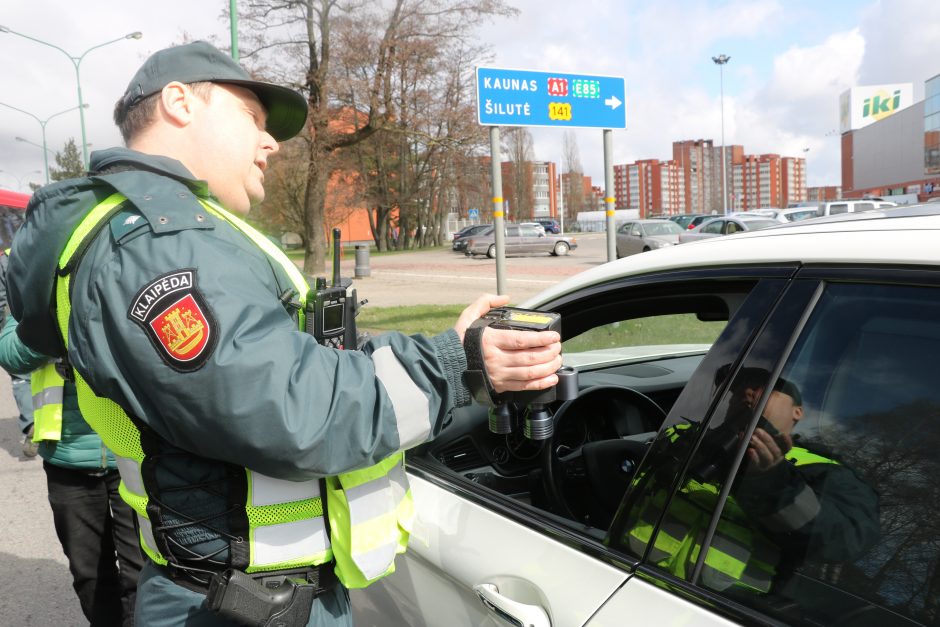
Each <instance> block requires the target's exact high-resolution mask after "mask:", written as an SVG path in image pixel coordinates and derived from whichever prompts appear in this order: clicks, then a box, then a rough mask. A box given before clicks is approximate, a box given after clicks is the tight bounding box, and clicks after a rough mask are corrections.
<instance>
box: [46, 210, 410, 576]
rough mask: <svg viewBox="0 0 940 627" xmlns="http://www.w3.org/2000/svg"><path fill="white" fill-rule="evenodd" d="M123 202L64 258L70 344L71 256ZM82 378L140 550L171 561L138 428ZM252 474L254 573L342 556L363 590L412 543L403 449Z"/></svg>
mask: <svg viewBox="0 0 940 627" xmlns="http://www.w3.org/2000/svg"><path fill="white" fill-rule="evenodd" d="M125 200H126V199H125V197H124V196H122V195H120V194H117V193H115V194H113V195H111V196H109V197H108V198H106V199H105V200H103V201H101V202H100V203H99V204H98V205H96V206H95V207H94V208H93V209H92V210H91V211H90V212H89V213H88V214H87V215H86V217H85V218H84V219H83V220H82V221H81V223H80V224H79V225H78V227H77V228H76V229H75V232H74V233H73V234H72V236H71V238H70V240H69V242H68V244H67V245H66V247H65V249H64V250H63V251H62V254H61V256H60V258H59V264H58V268H59V276H58V277H57V281H56V315H57V320H58V324H59V330H60V332H61V334H62V338H63V341H64V342H65V343H66V346H67V345H68V337H69V335H68V325H69V318H70V312H71V303H70V299H69V283H70V279H71V275H70V274H69V271H68V269H69V268H71V266H70V262H71V261H72V258H73V256H74V255H75V253H76V252H77V251H78V250H79V249H80V248H81V247H82V245H83V243H84V241H85V239H86V238H88V237H89V236H90V235H91V234H92V233H94V232H96V227H97V225H98V224H100V223H101V222H102V221H105V220H109V219H110V218H111V217H112V216H113V215H114V214H115V212H116V211H117V210H118V209H119V207H120V205H121V204H122V203H123V202H124V201H125ZM200 202H201V203H202V205H203V206H204V208H205V209H206V210H207V211H208V212H210V213H212V214H213V215H215V216H217V217H219V218H221V219H222V220H224V221H226V222H228V223H229V224H231V225H232V226H233V227H235V228H236V229H238V230H240V231H241V232H242V233H244V234H245V235H246V236H247V237H249V238H250V239H251V240H252V241H253V242H254V243H255V244H256V245H258V246H259V247H260V248H261V249H262V250H263V251H264V252H265V253H266V254H267V255H268V256H269V257H270V258H271V259H272V260H273V261H274V262H276V263H278V264H279V265H280V266H281V267H283V268H284V270H285V272H286V273H287V274H288V276H289V277H290V279H291V281H292V283H293V284H294V286H295V288H296V290H297V292H298V293H299V294H300V295H301V300H302V301H303V300H305V299H306V295H307V293H308V291H309V286H308V285H307V283H306V281H305V280H304V278H303V275H302V274H301V273H300V271H299V270H298V269H297V267H296V266H295V265H294V263H293V262H292V261H291V260H290V259H288V258H287V256H286V255H285V254H284V253H283V251H281V250H280V249H279V248H278V247H277V246H275V245H274V244H273V243H272V242H271V241H270V240H268V239H267V238H266V237H265V236H264V235H262V234H261V233H259V232H258V231H257V230H255V229H254V228H253V227H251V226H250V225H249V224H247V223H246V222H244V221H243V220H241V219H240V218H238V217H237V216H235V215H233V214H231V213H229V212H228V211H226V210H225V209H224V208H222V207H221V206H220V205H218V204H216V203H214V202H210V201H207V200H205V199H200ZM303 311H304V309H303V307H301V309H300V311H299V312H298V313H299V324H300V329H301V330H302V329H304V322H305V321H304V316H303ZM75 385H76V390H77V392H78V402H79V407H80V408H81V411H82V414H83V415H84V416H85V419H86V420H87V422H88V423H89V424H90V425H91V426H92V427H93V428H94V429H95V431H97V432H98V433H99V435H101V438H102V440H103V441H104V442H105V444H106V445H107V446H108V447H109V448H110V449H111V450H112V451H113V452H114V454H115V456H116V458H117V464H118V468H119V470H120V473H121V486H120V493H121V496H122V497H123V498H124V500H125V501H126V502H127V503H128V504H129V505H130V506H131V507H132V508H133V509H134V511H135V512H136V514H137V520H138V523H139V525H138V526H139V529H140V543H141V547H142V548H143V550H144V552H145V553H146V554H147V555H148V556H149V557H150V559H152V560H153V561H154V562H156V563H158V564H162V565H166V564H167V563H169V562H170V561H171V559H168V556H166V555H164V554H163V553H162V552H161V550H160V548H159V547H160V546H166V545H165V544H164V543H162V542H160V541H159V540H158V538H156V537H155V536H154V533H155V532H154V529H153V527H152V525H151V523H150V519H149V516H148V507H147V506H148V502H149V500H150V496H149V495H148V491H147V485H146V482H145V480H144V477H143V475H142V472H141V469H142V467H143V466H144V464H145V460H146V455H145V453H144V451H143V449H142V447H141V433H140V431H139V430H138V428H137V427H136V426H135V425H134V423H133V422H132V420H131V419H130V417H128V415H127V414H126V413H125V412H124V411H123V410H122V409H121V408H120V407H119V406H118V405H117V404H115V403H114V402H113V401H111V400H109V399H107V398H102V397H98V396H96V395H95V394H94V392H92V390H91V388H90V387H89V386H88V384H87V383H86V382H85V380H84V379H83V378H82V376H81V375H80V374H79V373H78V372H75ZM244 472H245V481H246V485H247V487H248V490H247V498H246V502H245V503H244V509H245V513H246V516H247V520H248V534H247V535H248V540H249V542H248V548H249V559H248V565H247V567H246V568H245V571H246V572H249V573H252V572H272V571H278V570H285V569H290V568H298V567H305V566H316V565H319V564H324V563H327V562H329V561H331V560H334V561H335V563H336V566H335V572H336V575H337V578H338V579H339V580H340V581H341V582H342V583H343V584H344V585H345V586H346V587H349V588H361V587H365V586H367V585H369V584H370V583H372V582H374V581H376V580H377V579H379V578H381V577H384V576H385V575H387V574H390V573H392V572H394V570H395V563H394V559H395V556H396V555H397V554H399V553H403V552H404V551H405V549H406V547H407V542H408V537H409V532H410V530H411V524H412V519H413V517H414V506H413V502H412V497H411V491H410V488H409V486H408V480H407V477H406V475H405V471H404V454H403V453H401V452H398V453H396V454H394V455H392V456H390V457H388V458H387V459H385V460H383V461H382V462H380V463H379V464H376V465H375V466H371V467H367V468H363V469H360V470H354V471H350V472H347V473H342V474H340V475H338V476H336V477H327V478H326V480H325V481H323V482H321V481H319V480H310V481H301V482H294V481H286V480H282V479H277V478H274V477H270V476H266V475H262V474H261V473H257V472H255V471H252V470H251V469H250V468H244ZM324 487H325V494H324V493H323V490H324ZM324 498H326V504H327V508H326V509H327V512H328V513H327V516H326V517H324V507H323V505H324V501H323V499H324ZM327 518H328V520H327Z"/></svg>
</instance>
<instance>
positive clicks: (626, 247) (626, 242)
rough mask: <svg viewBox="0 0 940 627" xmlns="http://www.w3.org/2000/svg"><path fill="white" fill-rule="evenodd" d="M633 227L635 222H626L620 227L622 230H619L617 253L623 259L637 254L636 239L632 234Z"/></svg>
mask: <svg viewBox="0 0 940 627" xmlns="http://www.w3.org/2000/svg"><path fill="white" fill-rule="evenodd" d="M633 226H634V223H633V222H624V223H623V224H621V225H620V228H619V229H617V252H618V254H619V255H620V256H621V257H626V256H627V255H632V254H633V253H635V252H636V245H635V242H634V237H633V235H632V234H631V231H632V230H633Z"/></svg>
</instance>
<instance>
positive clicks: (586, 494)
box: [541, 385, 666, 528]
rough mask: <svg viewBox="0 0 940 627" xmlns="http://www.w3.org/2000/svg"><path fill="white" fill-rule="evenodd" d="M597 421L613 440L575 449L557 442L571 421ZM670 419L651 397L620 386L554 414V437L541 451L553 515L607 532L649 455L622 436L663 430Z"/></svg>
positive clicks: (603, 388) (591, 392) (588, 394)
mask: <svg viewBox="0 0 940 627" xmlns="http://www.w3.org/2000/svg"><path fill="white" fill-rule="evenodd" d="M592 416H600V418H601V420H602V422H603V424H604V426H605V427H606V429H605V431H609V432H610V433H608V434H606V435H608V436H609V437H607V438H606V439H602V440H594V441H585V442H582V443H581V444H580V445H578V446H576V447H574V448H571V447H568V446H565V445H562V444H561V443H560V442H557V441H556V440H557V439H558V435H559V434H560V433H564V428H565V426H566V423H567V422H568V421H585V420H587V419H589V418H590V417H592ZM665 417H666V412H664V411H663V410H662V408H661V407H660V406H659V405H657V404H656V402H655V401H653V400H652V399H650V398H649V397H648V396H646V395H644V394H642V393H640V392H637V391H636V390H634V389H631V388H627V387H621V386H617V385H599V386H596V387H592V388H589V389H587V390H585V391H584V392H582V393H581V394H579V395H578V397H577V398H576V399H574V400H570V401H565V402H564V403H563V404H562V405H561V407H559V408H558V411H557V412H555V417H554V421H555V435H553V436H552V438H551V439H550V440H549V441H548V442H546V443H545V446H543V447H542V459H541V462H542V472H543V473H544V475H545V484H546V485H545V488H546V493H547V497H548V501H549V505H550V507H551V508H552V510H553V511H555V512H556V513H558V514H560V515H562V516H565V517H567V518H571V519H572V520H580V521H581V522H583V523H586V524H590V525H591V526H592V527H596V528H606V527H607V526H608V525H609V524H610V521H611V520H612V519H613V515H614V513H615V512H616V511H617V507H619V505H620V501H621V500H622V499H623V495H624V493H625V492H626V490H627V487H629V485H630V481H631V480H632V479H633V472H634V470H635V469H636V467H637V466H638V465H639V463H640V460H641V459H642V458H643V455H644V454H645V453H646V450H647V443H646V442H644V441H641V440H637V439H632V440H631V439H624V437H623V436H631V435H639V434H643V433H650V432H655V431H658V430H659V427H660V425H661V424H662V422H663V420H664V419H665ZM615 426H616V427H618V428H617V429H616V430H615ZM622 431H626V433H623V432H622ZM587 435H588V436H590V432H588V433H587ZM586 439H588V440H589V437H588V438H586Z"/></svg>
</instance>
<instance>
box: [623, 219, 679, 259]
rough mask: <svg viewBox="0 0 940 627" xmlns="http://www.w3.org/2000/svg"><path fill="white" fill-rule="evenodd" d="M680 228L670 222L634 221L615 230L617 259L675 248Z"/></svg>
mask: <svg viewBox="0 0 940 627" xmlns="http://www.w3.org/2000/svg"><path fill="white" fill-rule="evenodd" d="M682 233H684V231H683V229H682V227H681V226H679V225H678V224H676V223H675V222H672V221H671V220H634V221H632V222H625V223H623V224H622V225H621V226H620V228H619V229H617V259H620V258H621V257H626V256H627V255H633V254H635V253H643V252H646V251H648V250H655V249H657V248H665V247H667V246H675V245H676V244H678V243H679V235H680V234H682Z"/></svg>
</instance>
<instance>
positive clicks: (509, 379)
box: [454, 294, 561, 393]
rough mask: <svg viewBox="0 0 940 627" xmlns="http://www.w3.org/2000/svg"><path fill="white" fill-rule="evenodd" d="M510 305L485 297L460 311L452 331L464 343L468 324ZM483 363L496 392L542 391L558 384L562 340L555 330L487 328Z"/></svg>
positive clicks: (501, 298) (499, 298) (501, 299)
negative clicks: (557, 373)
mask: <svg viewBox="0 0 940 627" xmlns="http://www.w3.org/2000/svg"><path fill="white" fill-rule="evenodd" d="M508 302H509V297H508V296H496V295H494V294H484V295H483V296H481V297H480V298H478V299H477V300H476V301H475V302H474V303H473V304H472V305H470V306H469V307H467V308H466V309H464V310H463V313H461V314H460V317H459V318H458V319H457V324H456V325H454V330H455V331H457V334H458V335H459V336H460V341H461V342H463V336H464V333H465V332H466V330H467V327H469V326H470V324H471V323H472V322H473V321H474V320H476V319H477V318H479V317H480V316H482V315H483V314H485V313H486V312H488V311H489V310H490V309H492V308H493V307H501V306H503V305H505V304H506V303H508ZM481 344H482V347H483V361H484V362H485V363H486V372H487V374H488V375H489V378H490V383H492V384H493V388H494V389H495V390H496V392H497V393H499V392H510V391H511V392H518V391H520V390H541V389H544V388H548V387H551V386H553V385H555V384H556V383H558V377H557V376H556V375H555V371H556V370H558V369H559V368H561V337H560V336H559V335H558V333H556V332H554V331H507V330H504V329H493V328H492V327H488V328H486V329H484V330H483V336H482V338H481Z"/></svg>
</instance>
